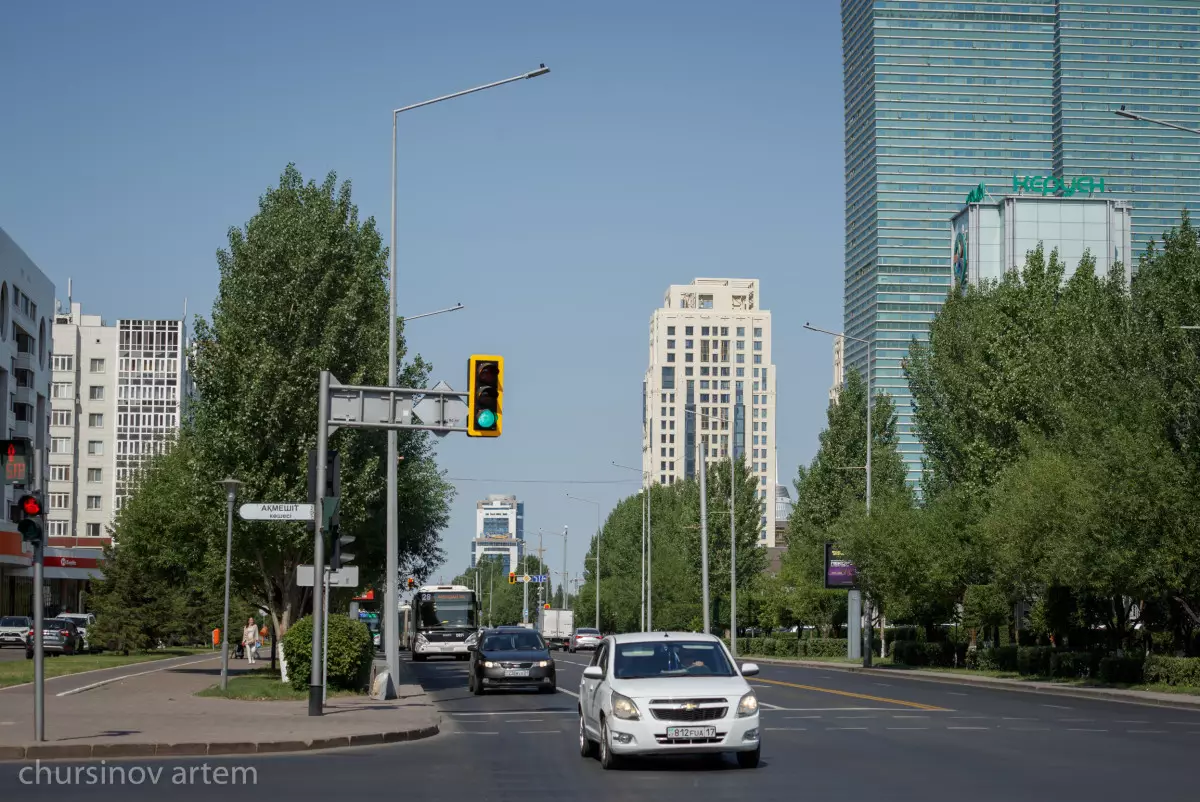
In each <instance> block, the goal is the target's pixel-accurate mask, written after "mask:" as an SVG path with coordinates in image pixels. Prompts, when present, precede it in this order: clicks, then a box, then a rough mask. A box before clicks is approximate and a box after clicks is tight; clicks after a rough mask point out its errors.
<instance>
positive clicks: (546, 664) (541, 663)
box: [538, 660, 550, 668]
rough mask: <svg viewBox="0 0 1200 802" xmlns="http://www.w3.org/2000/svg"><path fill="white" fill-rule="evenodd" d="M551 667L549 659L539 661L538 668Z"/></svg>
mask: <svg viewBox="0 0 1200 802" xmlns="http://www.w3.org/2000/svg"><path fill="white" fill-rule="evenodd" d="M549 667H550V661H549V660H539V661H538V668H549Z"/></svg>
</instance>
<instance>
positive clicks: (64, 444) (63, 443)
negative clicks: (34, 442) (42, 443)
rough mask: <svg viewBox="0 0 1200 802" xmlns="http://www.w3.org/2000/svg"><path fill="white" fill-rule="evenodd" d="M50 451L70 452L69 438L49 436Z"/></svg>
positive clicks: (55, 452)
mask: <svg viewBox="0 0 1200 802" xmlns="http://www.w3.org/2000/svg"><path fill="white" fill-rule="evenodd" d="M50 453H51V454H70V453H71V438H69V437H52V438H50Z"/></svg>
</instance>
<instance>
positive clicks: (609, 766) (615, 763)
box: [600, 719, 621, 771]
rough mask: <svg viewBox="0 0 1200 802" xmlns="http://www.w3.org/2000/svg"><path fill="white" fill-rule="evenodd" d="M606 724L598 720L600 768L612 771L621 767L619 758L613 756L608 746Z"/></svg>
mask: <svg viewBox="0 0 1200 802" xmlns="http://www.w3.org/2000/svg"><path fill="white" fill-rule="evenodd" d="M610 740H611V739H610V736H609V734H608V722H607V721H605V720H604V719H600V768H602V769H604V770H605V771H612V770H614V769H619V768H620V767H621V758H619V757H617V756H616V755H614V754H613V750H612V748H611V747H610V746H609V741H610Z"/></svg>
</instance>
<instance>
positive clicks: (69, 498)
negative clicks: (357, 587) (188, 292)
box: [46, 290, 190, 548]
mask: <svg viewBox="0 0 1200 802" xmlns="http://www.w3.org/2000/svg"><path fill="white" fill-rule="evenodd" d="M69 293H70V290H68V301H67V305H66V308H64V309H61V310H60V311H59V313H58V314H57V315H56V316H55V320H54V357H53V368H54V373H53V384H52V385H51V393H50V394H51V402H50V406H51V410H50V457H49V462H50V466H49V476H48V480H49V481H48V482H47V493H48V495H47V498H48V501H47V507H48V508H49V509H48V512H47V522H46V525H47V528H48V529H49V532H48V533H47V534H48V535H49V537H51V538H54V539H55V540H51V541H50V542H51V544H56V543H60V544H62V545H75V546H94V547H95V548H100V547H102V546H103V545H104V544H105V543H106V542H107V540H108V537H109V532H108V527H109V526H110V525H111V524H112V521H113V517H114V516H115V514H116V512H117V511H118V510H119V509H120V508H121V504H122V502H123V501H124V500H125V499H126V498H127V497H128V496H129V495H130V494H131V493H132V490H133V487H132V480H133V478H134V476H135V474H136V471H137V469H138V468H139V467H140V466H141V465H142V464H143V463H144V462H145V461H146V460H147V459H148V458H149V457H151V456H153V455H154V454H156V453H161V451H162V450H163V448H164V447H165V446H166V444H167V443H169V442H170V438H171V436H172V435H173V434H174V433H175V431H176V430H177V429H178V428H179V424H180V421H181V419H182V416H183V414H184V412H185V410H186V400H187V398H188V396H189V395H190V384H189V382H188V376H187V370H186V363H185V359H184V348H185V346H186V342H185V340H186V331H185V329H184V324H183V321H181V320H118V321H117V322H116V324H115V325H114V324H107V323H105V321H104V320H103V319H102V318H101V317H100V316H99V315H85V314H83V311H82V307H81V305H80V304H78V303H75V302H73V301H72V300H71V299H70V296H69ZM62 538H71V539H72V541H71V542H67V541H64V540H61V539H62Z"/></svg>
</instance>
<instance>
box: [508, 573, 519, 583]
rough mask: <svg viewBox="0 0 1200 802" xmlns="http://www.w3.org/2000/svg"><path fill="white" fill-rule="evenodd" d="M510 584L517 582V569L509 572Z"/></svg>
mask: <svg viewBox="0 0 1200 802" xmlns="http://www.w3.org/2000/svg"><path fill="white" fill-rule="evenodd" d="M508 584H510V585H515V584H517V572H516V571H509V572H508Z"/></svg>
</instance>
